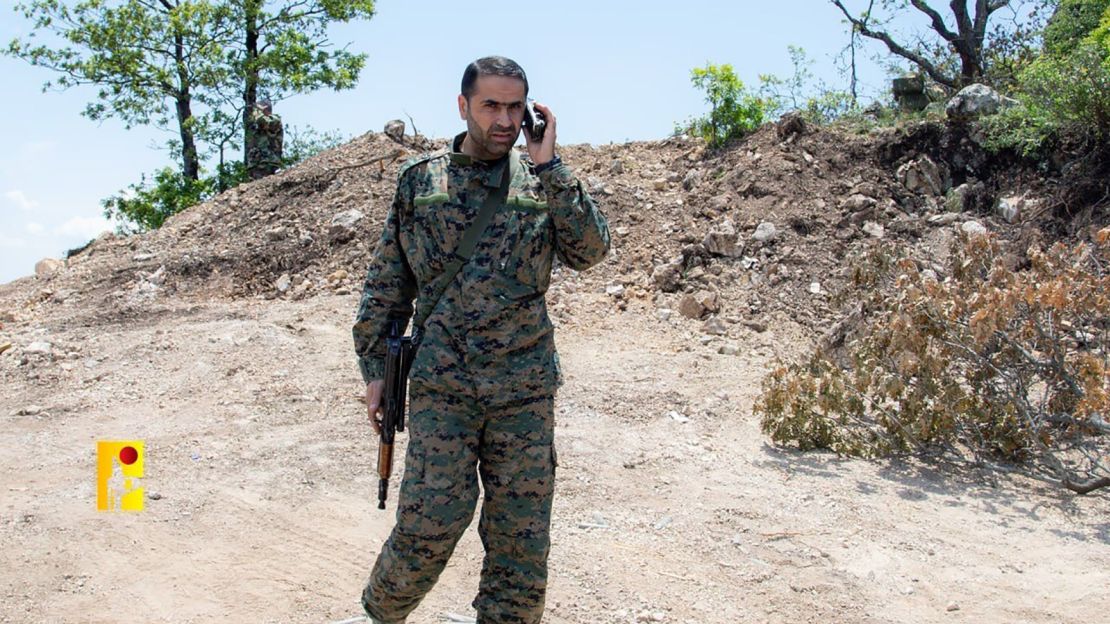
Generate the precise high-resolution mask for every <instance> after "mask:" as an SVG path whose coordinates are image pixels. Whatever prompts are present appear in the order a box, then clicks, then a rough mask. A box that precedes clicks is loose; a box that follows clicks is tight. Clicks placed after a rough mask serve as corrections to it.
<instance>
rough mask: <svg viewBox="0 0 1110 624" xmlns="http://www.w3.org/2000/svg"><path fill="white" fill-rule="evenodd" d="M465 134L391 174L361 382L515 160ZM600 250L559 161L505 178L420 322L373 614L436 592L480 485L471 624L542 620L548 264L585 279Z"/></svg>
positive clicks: (555, 375) (590, 206) (601, 227)
mask: <svg viewBox="0 0 1110 624" xmlns="http://www.w3.org/2000/svg"><path fill="white" fill-rule="evenodd" d="M464 137H465V133H464V134H462V135H459V136H458V137H456V139H455V142H454V145H453V151H447V150H444V151H442V152H438V153H435V154H431V155H427V156H424V157H422V158H418V159H415V160H413V161H410V162H409V163H407V164H406V165H405V166H404V167H403V168H402V170H401V173H400V176H399V181H398V186H397V193H396V195H395V196H394V200H393V204H392V206H391V208H390V211H389V215H388V217H387V219H386V224H385V228H384V231H383V234H382V238H381V241H380V242H379V244H378V249H377V252H376V253H375V255H374V257H373V259H372V260H371V263H370V268H369V271H368V272H367V276H366V281H365V285H364V289H363V295H362V301H361V305H360V306H359V310H358V316H357V319H356V324H355V326H354V338H355V348H356V352H357V353H358V355H359V367H360V369H361V372H362V376H363V380H364V381H366V382H369V381H371V380H374V379H380V378H381V377H382V369H383V365H384V357H385V344H384V340H383V339H382V336H383V335H384V333H385V332H386V330H387V328H388V324H389V322H390V321H392V320H398V321H401V322H402V323H403V324H406V325H407V323H408V321H409V319H410V317H411V315H412V313H413V298H414V297H424V298H425V299H426V300H427V299H429V298H430V297H431V296H432V293H431V290H432V284H431V283H432V280H433V279H434V278H435V277H436V276H437V275H439V274H440V273H441V272H442V270H443V268H444V265H445V264H446V262H447V261H448V259H449V258H450V257H451V255H452V253H453V252H454V250H455V249H456V248H457V247H458V245H459V242H460V239H461V238H462V236H463V233H464V232H465V231H466V229H467V227H468V226H469V225H470V223H471V222H472V221H473V220H474V219H475V218H476V217H477V214H478V211H479V210H480V208H481V206H482V203H483V202H484V201H485V198H486V196H487V194H488V193H496V192H497V190H498V187H499V186H500V181H501V172H502V167H504V166H506V163H507V162H509V160H510V159H508V158H502V159H500V160H499V161H495V162H492V163H487V162H483V161H480V160H476V159H473V158H471V157H470V156H467V155H465V154H462V153H461V152H460V151H459V149H460V146H461V142H462V140H463V138H464ZM608 249H609V229H608V225H607V223H606V221H605V217H604V216H603V215H602V214H601V212H600V211H599V210H598V208H597V206H596V205H595V204H594V202H593V200H592V199H591V198H590V196H589V195H588V194H587V193H586V191H585V190H584V189H583V188H582V185H581V184H580V183H579V182H578V180H577V179H576V178H575V177H574V175H573V174H572V173H571V171H570V169H569V168H568V167H567V166H566V165H561V164H560V165H556V166H554V167H552V168H550V169H548V170H545V171H543V172H542V173H541V174H539V175H538V176H537V175H536V174H535V173H534V172H533V171H532V168H531V167H529V166H528V165H527V163H524V164H523V166H521V167H518V168H517V169H516V170H515V171H513V174H512V182H511V185H510V188H509V193H508V199H507V201H506V203H505V204H504V205H502V206H500V207H499V208H498V210H497V212H496V213H495V215H494V217H493V219H492V220H491V222H490V224H489V226H488V227H487V229H486V231H485V233H484V234H483V235H482V237H481V238H480V239H479V242H478V245H477V248H476V249H475V251H474V255H473V256H472V257H471V259H470V260H469V261H468V262H467V263H466V264H464V265H463V266H462V268H461V269H460V270H459V273H458V274H457V275H456V276H455V278H454V280H453V281H452V282H451V284H450V285H449V286H448V288H447V290H446V292H444V294H443V297H442V299H440V301H439V304H438V305H437V306H436V308H435V310H434V312H433V313H432V314H431V316H429V318H428V320H427V323H426V324H425V335H424V340H423V343H422V344H421V346H420V349H419V350H418V351H417V354H416V358H415V361H414V362H413V367H412V372H411V374H410V380H411V383H410V386H409V401H410V405H411V407H410V410H409V411H410V414H411V416H410V419H409V434H410V442H409V447H408V455H407V456H406V459H405V475H404V480H403V482H402V484H401V488H400V492H399V495H398V511H397V525H396V526H395V527H394V529H393V532H392V534H391V535H390V537H389V540H388V541H387V542H386V544H385V546H384V547H383V549H382V553H381V555H380V556H379V558H378V561H377V563H376V564H375V566H374V571H373V573H372V575H371V578H370V580H369V582H368V584H367V586H366V590H365V592H364V593H363V604H364V606H365V608H366V611H367V613H368V614H370V615H371V616H372V617H374V618H376V619H378V620H381V621H384V622H396V621H401V620H403V619H404V618H405V617H406V616H407V615H408V614H409V613H410V612H411V611H412V609H414V608H415V607H416V605H417V604H418V603H419V601H420V599H421V598H422V597H423V596H424V594H425V593H427V591H428V590H429V589H431V587H432V585H433V584H434V583H435V580H436V579H437V578H438V577H439V574H440V572H441V571H442V570H443V567H444V566H445V565H446V563H447V559H448V558H449V557H450V555H451V552H452V551H453V549H454V547H455V543H456V542H457V541H458V539H459V537H460V536H461V535H462V533H463V531H464V530H465V528H466V526H467V525H468V524H469V522H470V519H471V516H472V514H473V511H474V506H475V503H476V500H477V493H478V475H479V474H480V476H481V479H482V483H483V485H484V486H485V493H486V494H485V499H484V503H483V506H482V515H481V519H480V521H479V533H480V535H481V537H482V543H483V545H484V546H485V548H486V559H485V562H484V564H483V568H482V580H481V584H480V587H479V594H478V597H477V598H476V599H475V601H474V606H475V608H477V609H478V618H479V619H478V621H479V622H481V623H487V622H498V623H501V622H524V623H533V622H539V621H540V617H541V616H542V613H543V601H544V591H545V588H546V577H547V553H548V547H549V537H548V527H549V523H550V514H551V497H552V492H553V485H554V466H555V461H554V455H555V451H554V446H553V443H552V442H553V440H552V437H553V431H554V407H553V406H554V394H555V391H556V389H557V388H558V387H559V385H561V383H562V377H561V374H560V370H559V361H558V355H557V354H556V351H555V342H554V328H553V326H552V324H551V320H550V319H549V317H548V314H547V307H546V301H545V298H544V293H545V292H546V291H547V287H548V284H549V283H550V280H551V266H552V263H553V261H554V258H555V257H558V258H559V259H560V260H561V261H562V262H564V263H565V264H567V265H568V266H570V267H571V268H574V269H578V270H582V269H586V268H588V267H590V266H593V265H594V264H597V263H598V262H600V261H601V260H602V258H604V256H605V254H606V253H607V252H608ZM476 470H477V472H476Z"/></svg>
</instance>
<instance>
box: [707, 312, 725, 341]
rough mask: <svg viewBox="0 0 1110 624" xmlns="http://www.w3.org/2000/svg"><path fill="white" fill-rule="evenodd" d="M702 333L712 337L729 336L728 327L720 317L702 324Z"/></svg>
mask: <svg viewBox="0 0 1110 624" xmlns="http://www.w3.org/2000/svg"><path fill="white" fill-rule="evenodd" d="M701 331H702V333H705V334H709V335H711V336H724V335H726V334H728V325H726V324H725V322H724V321H722V320H721V319H720V317H716V316H714V317H713V318H711V319H709V320H708V321H706V322H705V323H704V324H702V326H701Z"/></svg>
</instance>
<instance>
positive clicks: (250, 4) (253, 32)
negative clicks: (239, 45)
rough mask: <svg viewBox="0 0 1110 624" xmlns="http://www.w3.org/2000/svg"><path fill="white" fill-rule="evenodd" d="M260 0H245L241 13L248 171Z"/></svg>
mask: <svg viewBox="0 0 1110 624" xmlns="http://www.w3.org/2000/svg"><path fill="white" fill-rule="evenodd" d="M261 8H262V4H261V2H260V0H246V1H245V2H244V3H243V13H244V17H245V19H246V25H245V28H244V30H245V32H246V37H247V39H246V41H245V42H244V43H245V44H246V52H247V58H246V59H245V62H244V66H243V69H244V71H243V82H244V84H243V163H244V164H245V165H246V166H247V169H250V166H251V164H252V163H251V162H250V145H251V142H252V140H253V138H254V137H253V135H254V128H252V127H251V125H250V123H249V120H250V115H251V113H252V112H254V107H255V104H257V103H258V39H259V32H258V17H259V14H260V13H261Z"/></svg>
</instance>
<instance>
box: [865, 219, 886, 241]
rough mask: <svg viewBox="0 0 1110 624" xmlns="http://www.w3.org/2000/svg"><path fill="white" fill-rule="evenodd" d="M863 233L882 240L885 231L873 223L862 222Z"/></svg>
mask: <svg viewBox="0 0 1110 624" xmlns="http://www.w3.org/2000/svg"><path fill="white" fill-rule="evenodd" d="M863 231H864V232H866V233H867V234H869V235H870V236H873V237H875V238H882V237H883V236H885V235H886V231H885V230H884V229H883V226H882V225H880V224H878V223H875V222H874V221H866V222H864V224H863Z"/></svg>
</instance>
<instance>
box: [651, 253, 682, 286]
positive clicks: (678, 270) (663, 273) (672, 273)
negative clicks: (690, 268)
mask: <svg viewBox="0 0 1110 624" xmlns="http://www.w3.org/2000/svg"><path fill="white" fill-rule="evenodd" d="M681 278H682V260H681V259H679V260H677V261H675V262H668V263H666V264H659V265H656V266H655V268H654V269H652V271H651V280H652V281H653V282H655V285H656V286H658V287H659V288H660V289H661V290H662V291H663V292H674V291H676V290H678V286H679V281H680V279H681Z"/></svg>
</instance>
